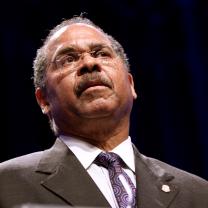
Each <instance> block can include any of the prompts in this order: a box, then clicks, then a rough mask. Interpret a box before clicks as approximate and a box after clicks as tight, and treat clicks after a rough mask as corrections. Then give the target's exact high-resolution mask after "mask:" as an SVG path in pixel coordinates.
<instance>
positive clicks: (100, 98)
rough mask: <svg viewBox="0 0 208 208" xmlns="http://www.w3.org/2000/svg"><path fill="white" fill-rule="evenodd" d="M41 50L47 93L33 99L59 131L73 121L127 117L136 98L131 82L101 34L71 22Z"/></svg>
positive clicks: (37, 91)
mask: <svg viewBox="0 0 208 208" xmlns="http://www.w3.org/2000/svg"><path fill="white" fill-rule="evenodd" d="M46 50H47V51H46V52H47V54H48V61H49V65H48V68H47V72H46V90H45V91H44V92H43V91H42V90H41V89H37V90H36V98H37V100H38V103H39V105H40V106H41V108H42V109H43V111H44V113H46V114H47V115H48V116H49V117H50V118H51V119H54V120H55V123H56V124H57V125H58V126H59V128H62V127H61V126H62V125H66V123H68V124H69V126H70V125H72V122H73V121H79V120H80V121H81V120H82V121H83V120H86V121H87V120H89V119H100V118H107V117H109V118H110V117H111V118H118V119H120V118H119V117H121V118H122V116H129V114H130V111H131V108H132V102H133V99H134V98H136V93H135V91H134V85H133V79H132V76H131V75H130V74H129V73H128V72H127V69H126V66H125V64H124V63H123V61H122V60H121V58H120V57H119V56H118V55H117V54H116V53H115V51H114V50H113V48H112V46H111V43H110V41H109V40H108V38H107V37H106V36H105V35H104V34H103V33H101V32H100V31H98V30H97V29H96V28H94V27H92V26H89V25H86V24H81V23H79V24H78V23H77V24H73V25H70V26H67V27H65V28H62V29H61V30H60V31H58V32H57V33H55V34H54V35H53V37H52V38H51V40H50V41H49V43H48V46H47V49H46ZM70 122H71V123H70Z"/></svg>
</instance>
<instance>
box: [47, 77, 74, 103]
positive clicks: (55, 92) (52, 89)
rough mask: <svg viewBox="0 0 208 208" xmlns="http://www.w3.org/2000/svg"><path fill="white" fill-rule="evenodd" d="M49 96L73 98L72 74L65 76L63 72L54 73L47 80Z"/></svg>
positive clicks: (53, 97)
mask: <svg viewBox="0 0 208 208" xmlns="http://www.w3.org/2000/svg"><path fill="white" fill-rule="evenodd" d="M47 84H48V91H49V96H50V97H51V99H52V100H53V99H57V100H58V101H60V102H61V101H63V100H64V99H66V98H67V99H73V97H74V93H73V87H74V78H73V76H72V75H68V76H66V74H65V73H54V74H53V75H51V76H50V77H49V79H48V81H47Z"/></svg>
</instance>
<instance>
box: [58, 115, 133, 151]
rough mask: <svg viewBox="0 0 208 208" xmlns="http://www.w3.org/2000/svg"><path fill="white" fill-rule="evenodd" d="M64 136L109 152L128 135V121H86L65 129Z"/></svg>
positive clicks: (62, 132) (61, 132)
mask: <svg viewBox="0 0 208 208" xmlns="http://www.w3.org/2000/svg"><path fill="white" fill-rule="evenodd" d="M65 129H67V131H60V133H59V134H64V135H66V136H67V135H68V136H72V137H76V138H79V139H81V140H83V141H86V142H88V143H90V144H92V145H94V146H96V147H98V148H100V149H102V150H105V151H110V150H112V149H114V148H115V147H116V146H118V145H119V144H120V143H122V142H123V141H124V140H125V139H126V138H127V137H128V135H129V119H123V120H122V119H121V120H120V121H109V120H108V121H104V120H103V121H101V120H97V119H96V120H94V121H93V120H88V121H87V122H86V123H81V124H79V125H75V128H73V126H72V125H70V128H65Z"/></svg>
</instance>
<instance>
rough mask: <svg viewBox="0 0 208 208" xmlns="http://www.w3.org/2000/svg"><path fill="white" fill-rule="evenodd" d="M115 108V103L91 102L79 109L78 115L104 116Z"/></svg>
mask: <svg viewBox="0 0 208 208" xmlns="http://www.w3.org/2000/svg"><path fill="white" fill-rule="evenodd" d="M116 109H117V105H112V103H111V105H109V104H107V103H102V104H101V103H99V104H98V103H97V104H96V103H93V104H92V103H91V104H88V105H86V106H83V108H82V109H81V111H80V115H82V116H83V117H86V118H104V117H108V116H111V115H112V114H113V113H114V112H115V111H116Z"/></svg>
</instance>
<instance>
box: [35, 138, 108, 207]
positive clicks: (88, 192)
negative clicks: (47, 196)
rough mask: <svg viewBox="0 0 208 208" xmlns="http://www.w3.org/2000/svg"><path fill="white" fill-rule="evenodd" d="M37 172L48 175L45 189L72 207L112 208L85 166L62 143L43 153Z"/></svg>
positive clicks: (42, 183)
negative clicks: (98, 207)
mask: <svg viewBox="0 0 208 208" xmlns="http://www.w3.org/2000/svg"><path fill="white" fill-rule="evenodd" d="M36 172H41V173H47V175H46V178H45V180H43V181H42V182H41V185H42V186H43V187H45V188H46V189H48V190H49V191H51V192H53V193H54V194H56V195H58V196H59V197H61V198H63V199H64V200H65V201H66V202H68V203H69V204H70V205H73V206H88V207H90V206H92V207H93V206H94V207H97V206H98V205H99V206H100V207H110V206H109V204H108V202H107V201H106V199H105V198H104V196H103V195H102V193H101V192H100V190H99V189H98V187H97V186H96V185H95V184H94V182H93V180H92V179H91V178H90V177H89V175H88V173H87V172H86V171H85V169H84V168H83V166H82V165H81V163H80V162H79V161H78V160H77V158H76V157H75V155H74V154H73V153H72V152H71V151H70V150H69V149H68V147H67V146H66V145H65V144H64V143H63V142H62V141H60V140H59V139H57V140H56V142H55V144H54V145H53V147H52V148H51V149H49V150H46V151H44V152H43V156H42V158H41V160H40V163H39V165H38V167H37V170H36Z"/></svg>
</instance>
